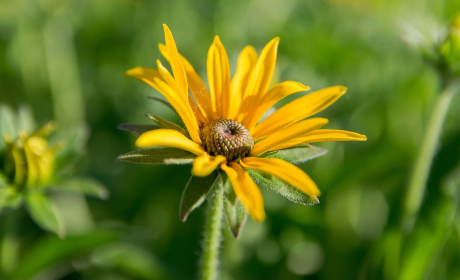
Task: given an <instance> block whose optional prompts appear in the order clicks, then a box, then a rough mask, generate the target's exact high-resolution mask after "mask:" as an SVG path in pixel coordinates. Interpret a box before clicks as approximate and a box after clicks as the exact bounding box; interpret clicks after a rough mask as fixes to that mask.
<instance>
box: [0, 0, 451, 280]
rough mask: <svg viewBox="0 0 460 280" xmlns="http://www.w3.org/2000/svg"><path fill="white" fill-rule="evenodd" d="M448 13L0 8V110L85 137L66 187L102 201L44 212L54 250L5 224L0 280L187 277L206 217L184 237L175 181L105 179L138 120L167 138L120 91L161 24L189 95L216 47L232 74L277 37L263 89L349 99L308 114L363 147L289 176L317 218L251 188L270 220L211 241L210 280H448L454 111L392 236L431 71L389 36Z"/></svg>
mask: <svg viewBox="0 0 460 280" xmlns="http://www.w3.org/2000/svg"><path fill="white" fill-rule="evenodd" d="M458 11H460V1H458V0H436V1H428V0H422V1H420V0H405V1H400V0H374V1H366V0H328V1H323V0H250V1H243V0H235V1H217V0H216V1H212V0H198V1H185V0H184V1H178V0H174V1H153V0H152V1H147V0H137V1H134V0H97V1H91V0H81V1H77V0H67V1H62V0H0V103H2V104H8V105H10V106H12V107H14V108H18V107H19V106H21V105H24V104H27V105H29V106H30V107H31V108H32V110H33V112H34V115H35V117H36V119H37V122H38V124H41V125H43V124H45V123H46V122H47V121H49V120H56V121H57V124H58V127H59V128H68V127H72V126H76V125H80V124H82V123H86V125H87V127H88V128H89V130H90V134H89V138H88V141H87V144H86V146H85V148H82V149H81V159H80V160H79V161H78V164H77V167H76V170H75V173H76V174H80V175H85V176H91V177H93V178H95V179H97V180H99V181H100V182H102V183H103V184H104V185H105V186H106V187H107V188H108V190H109V192H110V196H109V198H108V199H106V200H100V199H96V198H87V199H82V197H80V196H77V195H60V196H58V197H56V198H55V199H56V201H57V202H58V204H60V209H63V211H64V212H65V216H66V217H67V219H68V221H69V222H67V224H66V228H67V232H68V237H67V238H65V239H63V240H61V239H59V238H58V237H56V236H55V235H54V234H52V233H47V232H45V231H43V230H41V229H40V228H39V227H38V226H37V225H36V224H35V223H34V222H33V221H32V220H31V219H30V218H29V217H28V215H26V214H25V213H26V211H25V210H20V211H19V213H15V214H14V215H15V216H14V218H13V219H17V221H18V222H17V223H18V224H19V226H17V229H16V231H15V234H14V235H13V236H8V238H9V239H8V240H3V243H2V244H3V246H2V248H1V259H0V263H2V268H1V269H3V270H5V271H7V270H9V271H15V270H16V271H20V270H28V271H31V272H30V273H29V275H30V276H33V277H34V278H20V280H25V279H39V280H40V279H43V280H52V279H98V280H100V279H111V280H112V279H114V280H118V279H120V280H122V279H193V278H195V277H196V275H197V265H198V262H199V254H200V251H201V245H200V243H201V240H202V234H201V230H202V228H203V226H204V225H203V221H204V211H203V210H204V209H205V207H203V206H202V207H200V208H199V209H197V210H196V211H194V212H193V213H192V214H191V216H190V217H189V219H188V220H187V222H185V223H182V222H181V221H180V219H179V214H178V212H179V201H180V197H181V192H182V190H183V188H184V186H185V184H186V182H187V180H188V178H189V176H190V166H145V165H130V164H125V163H115V158H116V157H117V156H118V155H120V154H122V153H125V152H128V151H130V150H133V149H135V147H134V141H135V139H136V137H135V136H134V135H132V134H129V133H128V132H123V131H119V130H117V129H116V127H117V125H118V124H120V123H126V122H129V123H143V124H150V123H151V121H150V120H149V119H148V118H146V117H145V116H144V114H146V113H149V114H155V115H158V116H161V117H163V118H165V119H168V120H171V121H174V122H176V123H179V119H178V118H177V117H176V116H175V115H174V114H173V113H172V112H171V111H169V109H168V108H166V107H164V106H163V105H162V104H160V103H156V102H154V101H153V100H148V99H147V96H157V97H160V94H159V93H158V92H156V91H155V90H154V89H152V88H150V87H149V86H148V85H146V84H143V83H141V82H138V81H135V80H131V79H124V78H123V73H124V72H125V71H126V70H128V69H130V68H132V67H135V66H146V67H153V68H154V67H155V61H156V59H158V58H161V55H160V53H159V50H158V47H157V44H158V43H160V42H164V35H163V28H162V26H161V24H162V23H166V24H168V26H169V27H170V29H171V31H172V33H173V35H174V38H175V40H176V43H177V46H178V49H179V51H180V52H181V53H182V54H183V55H184V56H185V57H187V58H188V59H189V61H190V62H191V63H192V64H193V65H194V67H195V69H196V70H197V71H198V72H199V74H200V76H201V77H202V78H203V79H204V80H206V78H205V77H206V68H205V67H206V55H207V51H208V48H209V46H210V45H211V43H212V41H213V38H214V35H219V36H220V38H221V40H222V42H223V44H224V45H225V47H226V50H227V52H228V54H229V58H230V66H231V69H233V71H234V69H235V66H236V59H237V56H238V54H239V52H240V51H241V49H242V48H243V47H244V46H246V45H248V44H251V45H253V46H254V47H255V48H256V49H257V50H258V51H260V50H261V49H262V48H263V46H264V45H265V44H266V43H267V42H268V41H269V40H270V39H272V38H273V37H275V36H279V37H280V38H281V41H280V46H279V50H278V60H277V68H276V80H278V81H285V80H294V81H299V82H301V83H303V84H306V85H309V86H311V88H312V90H317V89H321V88H323V87H327V86H331V85H344V86H347V87H348V88H349V90H348V93H347V94H346V95H345V96H344V97H342V98H341V99H339V100H338V101H337V102H336V103H335V104H333V105H332V106H331V107H330V108H328V109H327V110H325V111H323V112H321V113H320V114H319V115H320V116H323V117H327V118H329V119H330V123H329V124H328V126H327V128H335V129H345V130H349V131H356V132H359V133H362V134H365V135H367V137H368V139H369V140H368V141H367V142H363V143H353V142H348V143H347V142H341V143H320V144H318V146H321V147H324V148H326V149H328V150H329V153H328V154H327V155H326V156H323V157H321V158H318V159H315V160H312V161H309V162H307V163H305V164H302V165H300V167H301V168H302V169H303V170H305V171H306V172H307V173H308V174H309V175H310V176H311V177H312V179H313V180H314V181H315V182H316V183H317V185H318V186H319V188H320V189H321V191H322V196H321V197H320V200H321V204H319V205H316V206H311V207H310V206H302V205H297V204H294V203H292V202H289V201H287V200H286V199H285V198H283V197H282V196H279V195H277V194H276V193H273V192H272V191H270V190H267V189H262V192H263V195H264V198H265V204H266V211H267V220H266V221H265V222H263V223H254V222H252V221H251V220H248V222H247V224H246V226H245V228H244V229H243V232H242V236H241V238H240V239H239V240H235V239H234V238H233V237H232V236H231V234H230V232H229V230H228V229H227V228H224V241H223V244H222V260H221V271H222V277H221V279H460V266H459V265H458V264H459V263H460V216H459V214H460V212H459V209H458V205H459V203H458V198H457V196H458V195H457V192H458V191H459V185H460V126H459V123H460V114H459V112H460V100H459V96H458V95H457V96H456V98H454V102H453V103H452V105H451V109H450V112H449V114H448V117H447V121H446V123H445V126H444V131H443V135H442V138H441V144H442V145H441V147H440V149H439V153H438V155H437V156H436V158H435V161H434V165H433V167H432V172H431V175H430V177H429V182H428V186H427V193H426V196H425V199H424V202H423V205H422V210H421V212H420V214H419V217H418V220H417V223H416V225H415V227H414V230H413V231H409V232H406V233H404V234H402V235H401V233H400V223H401V205H402V202H403V201H404V199H405V191H406V187H407V183H408V177H409V175H410V172H411V170H412V167H413V163H414V160H415V158H416V155H417V151H418V148H419V146H420V143H421V140H422V139H421V138H422V136H423V131H424V127H425V125H426V120H427V118H428V116H429V113H430V111H431V108H432V104H433V100H434V97H435V95H436V94H437V93H438V91H439V82H438V78H437V76H436V73H435V72H434V70H433V69H431V68H430V67H429V66H428V65H427V64H426V63H424V61H423V60H422V59H421V57H420V55H419V54H417V53H416V52H414V51H412V50H411V49H410V48H409V47H408V46H407V45H405V43H404V42H403V39H402V33H403V31H402V26H404V25H405V24H407V23H410V24H414V25H415V26H418V27H420V28H422V29H424V30H425V31H429V29H430V28H431V27H436V25H437V24H448V23H449V22H450V21H451V20H452V19H453V17H454V16H455V14H456V13H457V12H458ZM425 27H427V28H425ZM161 59H162V61H163V62H165V61H164V59H163V58H161ZM303 94H305V93H297V94H294V95H293V96H290V97H288V98H286V100H283V101H282V102H280V103H286V102H288V101H290V100H293V99H294V98H297V97H300V96H302V95H303ZM280 105H281V104H277V106H280ZM204 206H205V205H204ZM7 214H8V215H9V214H11V213H7ZM5 216H6V214H5V215H2V216H0V222H1V224H0V230H1V229H2V228H3V229H4V228H5V227H4V225H5V221H6V218H5ZM83 216H84V217H85V218H84V219H83V218H82V217H83ZM225 227H226V225H225ZM107 234H109V235H110V236H111V237H110V238H107V236H105V235H107ZM98 238H99V239H100V240H103V241H101V242H98V241H97V240H98ZM93 243H94V244H93ZM5 244H6V245H5ZM9 250H13V251H14V252H17V254H15V255H13V254H10V253H9V252H10V251H9ZM13 251H11V252H13ZM399 252H401V253H399ZM24 275H27V273H26V274H24ZM27 277H29V276H27ZM18 279H19V278H18Z"/></svg>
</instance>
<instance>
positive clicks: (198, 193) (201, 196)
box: [179, 171, 222, 222]
mask: <svg viewBox="0 0 460 280" xmlns="http://www.w3.org/2000/svg"><path fill="white" fill-rule="evenodd" d="M221 182H222V179H221V177H220V176H219V175H218V173H217V171H214V172H212V173H211V174H210V175H208V176H206V177H196V176H192V177H191V178H190V180H189V181H188V183H187V186H186V187H185V189H184V192H183V193H182V198H181V201H180V209H179V213H180V218H181V220H182V221H183V222H185V221H186V220H187V217H188V215H189V214H190V213H191V212H192V211H193V210H194V209H195V208H197V207H198V206H200V205H201V204H202V203H203V201H204V200H205V199H206V196H207V195H208V193H209V191H210V190H211V189H212V188H213V187H218V188H219V187H221Z"/></svg>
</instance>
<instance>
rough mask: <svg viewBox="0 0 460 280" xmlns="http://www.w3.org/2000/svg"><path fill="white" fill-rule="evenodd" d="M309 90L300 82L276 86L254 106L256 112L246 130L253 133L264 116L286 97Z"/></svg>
mask: <svg viewBox="0 0 460 280" xmlns="http://www.w3.org/2000/svg"><path fill="white" fill-rule="evenodd" d="M309 89H310V87H309V86H304V85H302V84H301V83H299V82H292V81H286V82H282V83H279V84H277V85H275V86H274V87H272V88H271V89H270V90H269V91H268V92H267V93H265V94H264V95H263V96H262V98H259V101H258V102H257V104H255V106H254V112H253V113H252V114H251V115H250V116H248V120H247V123H248V126H247V127H246V128H247V129H249V131H251V130H252V128H253V127H254V125H256V123H257V122H258V121H259V120H260V118H261V117H262V116H263V114H264V113H265V112H266V111H267V110H268V109H270V108H271V107H272V106H273V105H275V103H276V102H278V101H280V100H281V99H283V98H284V97H286V96H288V95H291V94H293V93H296V92H299V91H305V90H309Z"/></svg>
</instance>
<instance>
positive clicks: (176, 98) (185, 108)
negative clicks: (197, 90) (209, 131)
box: [154, 78, 201, 145]
mask: <svg viewBox="0 0 460 280" xmlns="http://www.w3.org/2000/svg"><path fill="white" fill-rule="evenodd" d="M154 83H155V85H156V86H157V87H158V88H159V89H160V92H161V93H162V94H163V96H164V97H165V98H166V99H167V100H168V101H169V103H171V105H172V106H173V107H174V109H176V111H177V113H178V114H179V116H180V117H181V119H182V121H183V122H184V124H185V127H186V128H187V131H188V133H189V134H190V137H192V140H193V141H195V142H196V143H198V144H200V145H201V139H200V129H199V127H198V123H197V121H196V119H195V116H194V115H193V112H192V108H191V107H190V104H189V101H188V100H187V99H185V98H184V97H182V96H180V95H178V94H177V93H176V92H175V91H174V90H173V89H172V88H171V87H170V86H169V85H168V84H166V83H165V82H164V81H162V80H160V79H158V78H154Z"/></svg>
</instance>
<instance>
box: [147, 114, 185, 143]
mask: <svg viewBox="0 0 460 280" xmlns="http://www.w3.org/2000/svg"><path fill="white" fill-rule="evenodd" d="M145 116H147V117H148V118H149V119H151V120H152V121H154V122H155V123H156V124H158V125H159V126H160V127H161V128H165V129H173V130H177V131H179V132H180V133H182V134H184V135H185V136H187V137H188V138H190V134H189V133H188V132H187V130H185V129H183V128H182V127H181V126H179V125H177V124H175V123H172V122H170V121H167V120H165V119H162V118H160V117H157V116H153V115H149V114H146V115H145Z"/></svg>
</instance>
